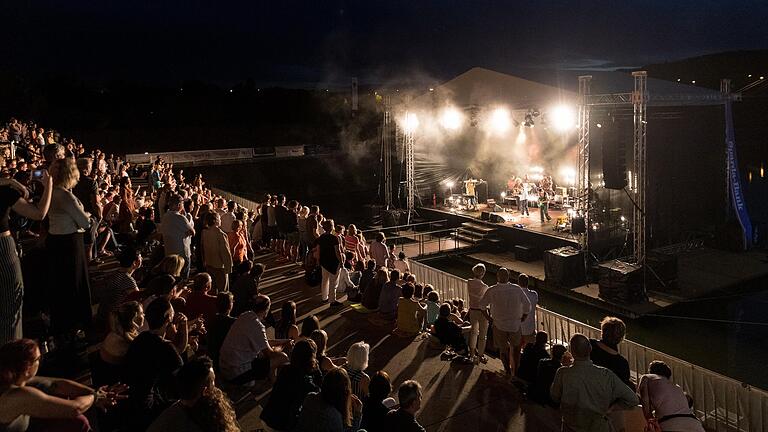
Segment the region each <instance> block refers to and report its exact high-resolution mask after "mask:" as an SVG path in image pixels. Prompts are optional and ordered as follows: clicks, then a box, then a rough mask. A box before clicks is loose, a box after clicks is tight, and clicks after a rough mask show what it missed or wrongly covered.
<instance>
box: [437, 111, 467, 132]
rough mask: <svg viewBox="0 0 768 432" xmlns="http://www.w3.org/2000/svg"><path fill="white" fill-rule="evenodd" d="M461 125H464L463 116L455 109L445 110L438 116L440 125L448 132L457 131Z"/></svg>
mask: <svg viewBox="0 0 768 432" xmlns="http://www.w3.org/2000/svg"><path fill="white" fill-rule="evenodd" d="M462 123H464V115H462V113H461V112H460V111H459V110H457V109H456V108H453V107H449V108H446V109H444V110H443V112H442V114H441V115H440V125H441V126H443V127H444V128H446V129H448V130H452V131H455V130H459V129H460V128H461V125H462Z"/></svg>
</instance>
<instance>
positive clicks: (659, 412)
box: [637, 360, 704, 432]
mask: <svg viewBox="0 0 768 432" xmlns="http://www.w3.org/2000/svg"><path fill="white" fill-rule="evenodd" d="M671 379H672V369H670V367H669V366H667V364H666V363H664V362H663V361H659V360H654V361H652V362H651V363H650V365H648V374H647V375H642V376H641V377H640V380H639V384H638V385H637V393H638V394H639V395H640V405H642V406H643V414H645V418H646V419H648V420H649V421H655V422H656V423H657V424H658V425H659V427H660V428H661V430H662V431H665V432H666V431H690V432H704V427H702V425H701V421H699V419H698V418H697V417H696V415H695V414H694V413H693V410H692V409H691V406H690V404H689V402H688V397H686V394H685V392H684V391H683V389H682V388H680V386H679V385H677V384H675V383H673V382H672V381H671Z"/></svg>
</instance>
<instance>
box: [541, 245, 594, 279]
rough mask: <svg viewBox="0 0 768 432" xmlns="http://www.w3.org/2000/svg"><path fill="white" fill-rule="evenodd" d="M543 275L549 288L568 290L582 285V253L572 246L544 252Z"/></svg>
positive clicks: (583, 267)
mask: <svg viewBox="0 0 768 432" xmlns="http://www.w3.org/2000/svg"><path fill="white" fill-rule="evenodd" d="M544 275H545V278H546V282H547V285H548V286H551V287H556V288H565V289H569V288H575V287H578V286H581V285H584V282H586V279H587V275H586V269H585V264H584V252H583V251H581V250H578V249H576V248H575V247H572V246H566V247H561V248H557V249H550V250H548V251H545V252H544Z"/></svg>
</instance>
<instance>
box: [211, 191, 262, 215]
mask: <svg viewBox="0 0 768 432" xmlns="http://www.w3.org/2000/svg"><path fill="white" fill-rule="evenodd" d="M210 189H211V192H213V193H214V194H215V195H219V196H222V197H224V199H225V200H227V201H234V202H236V203H237V205H239V206H240V207H244V208H245V209H247V210H250V211H254V212H255V211H256V209H257V208H259V204H258V203H257V202H255V201H251V200H249V199H246V198H243V197H241V196H237V195H234V194H231V193H229V192H227V191H225V190H221V189H219V188H215V187H211V188H210Z"/></svg>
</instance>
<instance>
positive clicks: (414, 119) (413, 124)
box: [403, 113, 419, 133]
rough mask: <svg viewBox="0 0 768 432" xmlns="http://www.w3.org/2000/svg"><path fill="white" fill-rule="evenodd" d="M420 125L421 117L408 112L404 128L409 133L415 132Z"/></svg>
mask: <svg viewBox="0 0 768 432" xmlns="http://www.w3.org/2000/svg"><path fill="white" fill-rule="evenodd" d="M418 127H419V117H418V116H416V114H414V113H406V114H405V118H404V119H403V128H404V129H405V132H407V133H414V132H416V129H418Z"/></svg>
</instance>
